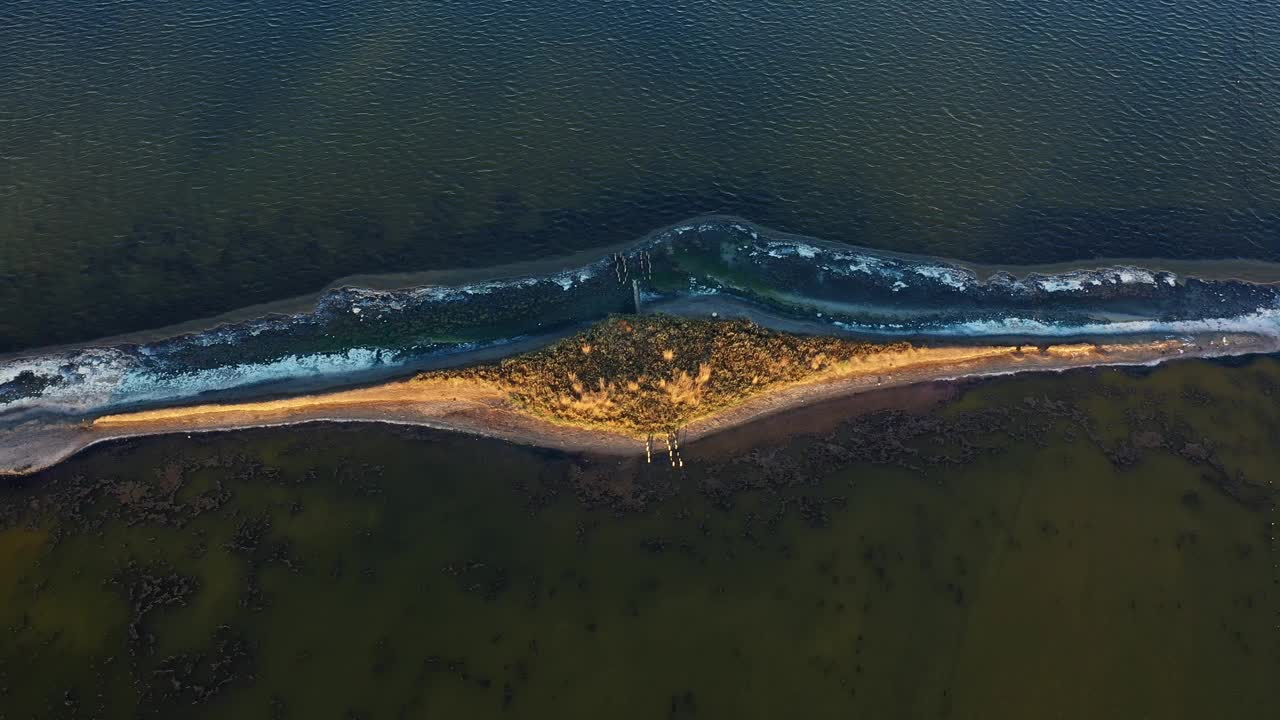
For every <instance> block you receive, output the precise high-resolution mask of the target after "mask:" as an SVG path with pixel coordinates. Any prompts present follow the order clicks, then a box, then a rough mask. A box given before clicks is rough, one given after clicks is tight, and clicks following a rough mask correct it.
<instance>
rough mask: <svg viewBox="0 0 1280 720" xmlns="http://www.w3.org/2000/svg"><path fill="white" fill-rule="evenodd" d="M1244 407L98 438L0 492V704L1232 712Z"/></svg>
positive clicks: (1257, 586)
mask: <svg viewBox="0 0 1280 720" xmlns="http://www.w3.org/2000/svg"><path fill="white" fill-rule="evenodd" d="M1277 398H1280V362H1277V361H1275V360H1272V359H1263V360H1258V361H1255V362H1251V363H1248V364H1246V365H1244V366H1241V367H1224V366H1221V365H1213V364H1206V363H1198V362H1196V363H1183V364H1176V365H1173V366H1171V367H1166V368H1161V369H1159V370H1156V371H1154V372H1152V373H1150V374H1145V375H1138V374H1132V373H1124V372H1119V371H1102V372H1088V373H1078V374H1068V375H1064V376H1054V377H1043V376H1042V377H1026V378H1007V379H1000V380H995V381H991V382H988V383H984V384H981V385H978V386H976V387H973V388H970V389H968V390H967V391H966V392H965V393H964V394H963V395H962V396H961V397H959V398H958V399H955V400H951V401H948V402H947V403H945V404H942V405H939V406H935V407H928V408H924V409H921V410H918V411H913V412H912V413H905V414H901V415H894V416H884V415H869V416H861V417H859V418H852V419H850V420H848V421H847V422H842V423H838V424H832V425H831V426H829V427H826V426H821V425H822V422H819V420H820V419H821V418H819V420H813V418H812V417H810V421H806V423H805V424H804V426H805V427H808V428H809V429H808V430H806V431H805V432H800V433H797V434H795V435H794V436H792V437H789V438H782V437H778V438H776V439H775V440H772V441H770V440H765V441H761V440H760V439H759V435H758V433H759V428H756V429H754V430H752V429H750V428H748V429H746V430H743V431H742V432H743V433H747V432H754V433H757V434H756V435H751V436H750V437H751V439H750V440H748V439H746V436H745V435H744V436H743V440H742V442H736V441H735V440H734V439H733V437H730V438H727V439H723V438H722V439H720V440H717V441H716V442H715V443H705V444H703V446H701V447H700V446H699V444H698V443H694V444H692V445H690V446H689V447H688V448H687V465H686V467H685V468H684V470H683V471H676V472H673V471H671V470H670V468H669V467H664V466H662V465H655V466H653V467H648V468H646V467H643V466H638V465H635V464H632V463H622V464H618V463H617V462H616V461H603V460H590V459H583V458H575V457H569V456H562V455H559V454H553V453H547V452H539V451H534V450H530V449H525V448H520V447H515V446H511V445H506V444H503V443H498V442H492V441H485V440H479V439H472V438H465V437H461V436H454V435H444V434H438V433H434V432H429V431H425V430H414V429H405V428H388V427H374V426H349V427H337V426H308V427H305V428H295V429H285V430H263V431H252V432H244V433H235V434H227V435H214V436H196V437H193V438H187V437H185V436H178V437H172V438H158V439H149V440H146V441H137V442H131V443H127V444H123V445H115V446H110V447H105V448H99V449H95V450H93V451H90V452H88V453H86V454H84V455H82V456H80V457H78V458H76V459H74V460H72V461H70V462H68V463H66V464H64V465H62V466H60V467H58V468H55V469H54V470H52V471H50V472H48V473H46V474H44V475H42V476H38V477H35V478H32V479H30V480H29V481H27V483H26V484H25V486H23V487H18V486H14V487H9V488H7V489H6V490H5V491H4V492H3V494H2V495H0V517H2V518H3V522H4V525H3V527H4V529H3V530H0V627H2V628H3V630H4V632H3V635H0V637H2V638H3V639H2V640H0V688H2V689H0V708H2V709H0V716H3V717H6V718H27V717H93V716H98V717H134V716H144V717H237V718H240V717H243V718H252V717H264V718H268V717H293V718H399V717H406V718H417V717H489V716H511V717H552V716H555V717H591V716H598V717H664V716H665V717H699V716H700V717H828V716H831V717H837V716H838V717H876V718H880V717H954V718H1027V717H1067V718H1085V717H1088V718H1101V717H1114V718H1139V717H1152V718H1178V717H1186V718H1203V717H1216V718H1246V717H1249V718H1257V717H1267V716H1271V715H1272V714H1273V713H1274V709H1275V707H1276V703H1277V701H1278V700H1280V698H1277V692H1276V685H1275V678H1276V677H1277V676H1280V630H1277V623H1278V622H1280V616H1278V615H1277V612H1280V596H1278V594H1277V584H1276V583H1277V581H1278V580H1280V576H1278V575H1277V571H1276V563H1277V558H1278V557H1280V555H1278V554H1277V553H1278V548H1277V545H1276V542H1275V538H1274V524H1273V523H1274V522H1275V520H1276V514H1275V509H1274V497H1275V496H1274V492H1275V487H1274V485H1272V483H1273V478H1274V471H1268V468H1271V469H1274V468H1275V467H1280V448H1277V447H1276V446H1275V443H1274V438H1275V437H1280V410H1277V407H1276V400H1277ZM814 412H815V413H816V412H817V411H814ZM815 423H816V424H815ZM801 425H802V423H801V422H799V421H795V422H786V423H776V424H774V425H771V426H769V427H770V428H771V429H772V430H774V431H776V432H779V433H780V432H781V428H782V427H796V428H799V427H801ZM744 445H745V446H748V447H747V449H743V446H744ZM875 458H879V460H881V461H873V460H874V459H875ZM948 458H949V459H948ZM197 505H202V506H204V507H205V508H206V509H205V510H204V511H203V512H196V511H195V508H196V506H197ZM148 578H151V579H155V578H169V579H168V580H166V581H160V582H159V583H158V585H157V586H158V587H161V588H162V591H161V592H160V593H159V594H158V595H152V596H150V597H160V598H162V599H161V600H160V601H157V603H156V604H157V607H156V608H155V609H152V610H150V611H148V612H145V613H143V614H141V616H140V617H136V616H135V615H136V614H135V613H133V611H131V609H130V604H131V603H130V599H129V598H130V591H131V589H132V591H133V593H134V597H135V598H136V597H142V596H143V595H142V593H143V588H144V587H145V586H146V583H147V582H148ZM183 588H185V590H184V589H183ZM163 598H169V599H172V600H173V601H172V602H165V601H164V600H163ZM135 621H136V625H135V628H136V629H137V631H138V632H137V634H138V639H136V640H131V639H130V638H129V627H130V624H131V622H135ZM175 656H179V657H177V659H175ZM173 677H177V678H181V679H182V682H183V683H188V684H191V685H199V686H201V687H203V688H205V689H204V690H203V691H201V690H193V689H190V687H188V686H187V685H183V684H182V683H179V685H180V686H181V687H182V688H183V689H180V690H178V689H175V688H176V687H178V686H175V685H174V684H173V683H172V682H171V678H173ZM220 683H221V684H220ZM201 693H203V694H204V696H203V697H201V696H200V694H201ZM196 700H198V702H196V703H195V704H193V701H196Z"/></svg>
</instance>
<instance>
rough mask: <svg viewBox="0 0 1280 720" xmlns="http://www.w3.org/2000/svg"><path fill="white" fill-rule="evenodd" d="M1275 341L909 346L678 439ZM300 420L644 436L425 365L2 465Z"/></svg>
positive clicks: (45, 424)
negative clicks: (900, 390) (884, 401)
mask: <svg viewBox="0 0 1280 720" xmlns="http://www.w3.org/2000/svg"><path fill="white" fill-rule="evenodd" d="M1277 350H1280V342H1278V341H1277V340H1276V339H1274V338H1270V337H1265V336H1260V335H1245V334H1236V335H1226V336H1223V335H1215V336H1212V337H1209V336H1202V337H1190V338H1180V339H1166V340H1155V341H1146V342H1116V343H1099V344H1093V343H1072V344H1058V345H1044V346H1039V347H1035V346H1030V345H1027V346H1014V345H992V346H954V347H928V348H910V349H907V350H903V351H892V352H885V353H880V354H877V355H874V356H872V359H870V360H868V361H867V362H861V363H855V364H851V365H848V366H842V367H841V368H839V369H838V370H834V371H826V372H820V373H815V374H814V375H813V376H812V377H807V378H805V379H802V380H800V381H797V382H791V383H787V384H783V385H779V386H774V387H772V388H769V389H767V390H764V391H761V392H760V393H759V394H756V395H753V396H748V397H747V398H745V399H744V400H743V401H742V402H740V403H738V404H736V405H732V406H730V407H728V408H726V409H723V410H721V411H719V412H715V413H712V414H708V415H704V416H700V417H694V418H693V419H692V420H691V422H689V423H688V424H687V425H686V426H685V427H683V428H681V429H680V439H681V441H682V442H684V443H686V444H687V443H688V442H691V441H694V440H697V439H698V438H702V437H706V436H708V435H713V434H716V433H718V432H721V431H723V430H726V429H728V428H731V427H735V426H739V425H744V424H746V423H751V422H754V421H757V420H760V419H762V418H766V417H768V416H770V415H774V414H777V413H779V412H782V411H785V410H788V409H791V408H796V407H800V406H806V405H809V404H812V403H815V402H818V401H822V400H826V399H830V398H835V397H840V396H844V395H851V394H854V393H860V392H865V391H868V390H875V389H880V388H889V387H899V386H905V385H912V384H916V383H922V382H930V381H945V380H957V379H963V378H973V377H985V376H992V375H1003V374H1012V373H1019V372H1032V371H1061V370H1069V369H1072V368H1084V367H1099V366H1115V365H1154V364H1158V363H1161V362H1165V361H1168V360H1175V359H1178V358H1191V357H1218V356H1226V355H1242V354H1252V353H1267V352H1276V351H1277ZM309 422H381V423H394V424H410V425H421V426H426V427H433V428H438V429H445V430H453V431H458V432H464V433H472V434H476V435H484V436H489V437H495V438H501V439H505V440H509V441H511V442H516V443H521V444H526V445H537V446H543V447H549V448H556V449H561V450H566V451H574V452H591V453H599V454H612V455H634V454H643V453H644V450H645V436H643V435H638V434H636V433H634V432H628V431H622V430H619V429H612V428H609V427H592V428H587V427H579V426H574V425H569V424H565V423H563V422H559V421H557V420H556V419H555V418H553V417H538V416H535V415H532V414H530V413H528V412H527V411H525V410H524V409H523V408H522V407H521V406H520V405H519V404H518V403H517V402H516V401H515V400H513V399H512V397H511V394H510V392H509V391H508V390H507V389H505V388H503V387H501V386H499V385H498V384H496V383H493V382H488V381H480V380H474V379H465V378H456V377H452V378H438V377H432V376H431V375H429V374H428V375H425V376H422V377H419V378H416V379H412V380H401V381H396V382H389V383H384V384H382V385H377V386H373V387H368V388H361V389H356V390H346V391H341V392H330V393H323V394H314V395H302V396H298V397H292V398H285V399H278V400H266V401H259V402H242V403H227V404H210V405H194V406H185V407H172V408H160V409H156V410H145V411H140V412H132V413H124V414H118V415H105V416H102V417H97V418H88V419H82V420H78V421H66V420H32V421H29V422H27V423H25V424H22V425H18V426H16V427H11V428H7V429H0V474H10V475H14V474H27V473H31V472H35V471H37V470H40V469H43V468H46V467H49V466H51V465H54V464H56V463H58V462H60V461H62V460H64V459H66V458H67V457H69V456H71V455H73V454H75V453H76V452H78V451H80V450H82V449H84V448H86V447H89V446H90V445H94V444H96V443H100V442H105V441H108V440H114V439H120V438H129V437H139V436H146V435H159V434H168V433H193V432H213V431H226V430H236V429H244V428H251V427H268V426H278V425H292V424H299V423H309Z"/></svg>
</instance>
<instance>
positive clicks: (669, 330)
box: [419, 315, 911, 436]
mask: <svg viewBox="0 0 1280 720" xmlns="http://www.w3.org/2000/svg"><path fill="white" fill-rule="evenodd" d="M910 349H911V345H910V344H908V343H888V344H886V343H865V342H857V341H854V340H849V339H842V338H834V337H819V336H806V335H791V334H785V333H780V332H775V331H772V330H768V329H766V328H763V327H760V326H759V325H757V324H755V323H752V322H750V321H748V320H722V321H715V320H697V319H688V318H679V317H674V316H670V315H641V316H627V317H613V318H610V319H608V320H606V321H604V322H602V323H600V324H599V325H596V326H594V327H592V328H591V329H589V330H586V331H584V332H582V333H580V334H578V335H575V336H573V337H571V338H568V339H566V340H563V341H561V342H559V343H557V344H555V345H553V346H551V347H548V348H546V349H544V350H540V351H536V352H532V353H527V354H524V355H518V356H515V357H512V358H508V359H506V360H503V361H502V362H499V363H496V364H492V365H482V366H477V367H471V368H465V369H461V370H453V371H446V372H445V374H446V375H448V376H449V377H452V378H458V379H465V380H478V381H481V382H485V383H492V384H495V385H498V386H500V387H501V388H502V389H504V390H505V391H506V392H508V393H509V394H510V397H511V399H512V401H513V402H514V403H515V404H516V405H517V406H519V407H520V408H521V409H522V410H524V411H526V412H528V413H530V414H532V415H535V416H537V417H539V418H542V419H545V420H549V421H552V422H557V423H565V424H572V425H577V426H583V427H590V428H597V429H607V430H611V431H614V432H618V431H621V432H626V433H632V434H640V435H649V436H654V435H673V434H674V433H675V432H676V431H677V430H678V429H679V428H680V427H682V426H685V425H687V424H689V422H690V421H692V420H695V419H697V418H700V417H705V416H708V415H711V414H714V413H715V412H717V411H719V410H723V409H725V408H727V407H730V406H733V405H736V404H739V403H741V402H742V401H743V400H744V399H746V398H748V397H751V396H754V395H757V394H760V393H762V392H765V391H767V390H769V389H770V388H773V387H776V386H778V385H781V384H788V383H795V382H799V381H803V380H809V379H819V378H822V377H824V376H827V375H830V374H834V373H840V372H843V371H848V370H852V369H854V368H856V367H858V366H865V365H867V364H869V362H870V358H871V357H872V356H876V355H882V354H885V353H894V354H898V353H902V352H904V351H907V350H910ZM440 375H441V373H440V372H433V373H423V374H422V375H421V376H419V379H420V380H427V379H437V378H439V377H440Z"/></svg>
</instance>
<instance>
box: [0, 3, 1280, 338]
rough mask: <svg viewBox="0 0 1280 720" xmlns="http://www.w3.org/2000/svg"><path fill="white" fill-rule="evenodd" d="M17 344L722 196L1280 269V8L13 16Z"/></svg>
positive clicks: (258, 9)
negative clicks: (1259, 262) (1279, 263)
mask: <svg viewBox="0 0 1280 720" xmlns="http://www.w3.org/2000/svg"><path fill="white" fill-rule="evenodd" d="M0 19H2V22H0V78H4V80H3V81H0V309H2V310H3V313H0V351H7V350H13V349H17V348H22V347H31V346H35V345H43V344H49V343H54V342H63V341H71V340H84V339H88V338H92V337H101V336H106V335H112V334H116V333H119V332H124V331H128V330H137V329H144V328H150V327H157V326H160V325H165V324H169V323H172V322H179V321H184V320H189V319H191V318H195V317H203V316H207V315H209V314H212V313H215V312H220V311H225V310H231V309H234V308H236V307H241V306H243V305H246V304H251V303H257V302H263V301H268V300H272V299H278V298H282V297H291V296H294V295H297V294H301V293H304V292H310V291H314V290H316V289H318V288H320V287H322V286H323V285H324V284H325V283H327V282H328V281H330V280H332V279H334V278H336V277H339V276H343V275H348V274H351V273H353V272H377V271H404V270H412V269H425V268H447V267H457V266H462V265H472V266H487V265H491V264H494V263H497V262H504V261H508V260H518V259H529V258H537V257H546V256H550V255H558V254H563V253H565V252H567V251H569V250H574V249H582V248H586V247H597V246H603V245H609V244H614V243H618V242H622V241H626V240H629V239H632V238H635V237H639V236H640V235H642V234H644V233H645V232H648V231H649V230H651V229H653V228H655V227H659V226H661V225H663V224H665V223H670V222H675V221H677V220H680V219H682V218H685V217H690V216H693V215H697V214H700V213H705V212H729V213H734V214H738V215H742V216H744V217H747V218H750V219H752V220H754V221H758V222H761V223H764V224H767V225H771V226H773V227H777V228H779V229H783V230H788V231H794V232H802V233H806V234H810V235H815V236H818V237H823V238H827V239H831V240H835V241H844V242H853V243H858V244H863V245H869V246H874V247H879V248H886V249H895V250H910V251H921V252H928V253H932V254H936V255H942V256H947V257H956V258H964V259H970V260H982V261H987V262H1002V263H1004V262H1019V263H1034V262H1049V261H1055V260H1063V259H1077V258H1089V257H1097V256H1106V257H1153V256H1167V257H1234V256H1246V257H1260V258H1269V259H1273V260H1274V259H1277V258H1278V257H1280V255H1278V253H1280V245H1278V244H1277V237H1280V234H1278V228H1280V215H1278V214H1277V213H1278V212H1280V174H1277V170H1276V167H1275V164H1274V162H1272V158H1273V157H1274V156H1275V151H1276V149H1277V143H1278V142H1280V112H1277V109H1278V108H1277V102H1278V98H1280V92H1277V90H1278V89H1280V86H1277V83H1280V79H1278V78H1280V67H1278V64H1280V60H1278V58H1280V15H1278V14H1277V12H1276V10H1275V8H1274V7H1272V6H1271V5H1269V4H1267V3H1260V2H1252V3H1227V4H1223V3H1220V2H1210V1H1208V0H1192V1H1190V2H1181V3H1177V4H1176V5H1170V4H1169V3H1166V2H1159V1H1157V0H1136V1H1129V2H1115V1H1107V2H1101V3H1093V4H1090V5H1089V6H1088V7H1077V6H1074V5H1072V6H1067V5H1053V6H1045V5H1044V4H1042V3H1026V2H1019V1H1016V0H1002V1H1000V2H988V1H980V2H955V1H950V2H941V3H927V4H921V3H913V4H905V5H904V4H903V3H900V2H885V1H883V0H859V1H858V2H852V3H850V2H832V1H830V0H812V1H810V2H804V3H800V4H796V3H779V2H759V1H758V0H752V1H750V2H747V1H746V0H712V1H709V2H700V3H694V4H673V3H670V2H643V3H635V2H604V3H601V2H586V1H584V0H568V1H565V0H554V1H548V0H540V1H535V2H513V1H512V0H443V1H439V2H430V3H410V2H403V1H402V0H374V1H373V2H363V3H359V4H357V5H349V4H342V3H334V2H331V1H330V0H289V1H287V2H286V1H285V0H267V1H265V2H259V3H254V4H251V5H246V4H244V3H236V2H227V1H225V0H211V1H210V2H204V3H199V4H196V5H194V6H193V5H184V6H181V7H173V8H158V7H155V4H154V3H149V2H141V1H140V0H126V1H123V2H113V3H88V2H66V3H49V2H44V1H42V0H16V1H15V2H9V3H6V5H5V7H4V8H3V9H0Z"/></svg>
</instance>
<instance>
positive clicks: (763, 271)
mask: <svg viewBox="0 0 1280 720" xmlns="http://www.w3.org/2000/svg"><path fill="white" fill-rule="evenodd" d="M655 265H656V266H657V271H658V272H657V273H656V275H655ZM542 269H544V270H547V272H544V273H543V274H541V275H531V276H523V277H508V278H498V279H487V280H476V281H475V282H470V283H465V284H460V285H452V286H444V285H432V286H426V287H410V288H402V289H397V290H373V289H363V288H341V289H335V290H333V291H330V292H328V293H326V294H324V295H323V296H321V297H320V298H319V299H318V300H317V301H316V303H315V305H314V307H313V308H311V309H310V310H309V311H306V312H299V313H296V314H293V315H277V316H268V317H260V318H256V319H252V320H247V321H244V322H242V323H238V324H232V325H224V326H219V327H216V328H212V329H208V330H206V331H201V332H194V333H189V334H185V335H181V336H177V337H172V338H166V339H160V340H155V341H152V342H147V343H143V344H122V345H116V346H109V347H88V348H80V349H72V350H66V351H62V352H57V353H51V354H39V353H37V354H33V355H28V356H23V357H17V358H11V359H9V360H6V361H3V362H0V425H12V424H14V423H16V422H20V421H24V420H26V419H28V418H30V417H32V416H34V415H39V414H45V415H49V414H60V415H64V416H89V415H96V414H103V413H106V412H110V411H117V410H121V409H125V408H137V407H146V406H164V405H170V404H173V403H176V402H187V401H191V400H193V399H196V398H199V397H201V396H203V395H205V394H207V393H210V392H219V393H226V392H228V391H238V392H242V393H245V394H249V393H252V392H254V390H255V388H256V389H258V390H259V391H262V392H280V391H283V392H297V391H308V392H310V391H315V390H317V389H319V388H325V387H329V388H333V387H340V386H344V385H345V386H351V385H353V384H357V383H363V382H369V381H372V380H378V379H385V378H386V377H389V376H392V375H394V374H395V373H397V372H404V373H407V372H410V371H412V370H414V369H418V368H422V367H429V366H435V365H441V364H447V363H449V362H465V361H467V359H468V358H469V357H470V356H471V354H472V353H473V351H475V350H477V349H482V348H502V347H503V346H505V345H508V344H510V345H511V346H512V347H511V350H512V351H515V350H516V349H517V346H522V344H521V343H519V342H517V341H519V340H521V339H522V338H536V337H554V336H555V335H556V333H557V332H563V331H564V329H565V328H571V327H574V326H575V324H578V325H580V324H582V323H586V322H591V321H594V320H598V319H601V318H602V317H604V316H605V315H606V314H608V313H609V312H617V311H621V310H624V309H625V308H626V307H629V306H631V305H630V301H631V297H632V292H631V290H632V288H631V287H630V285H631V283H630V282H628V279H629V278H632V279H634V280H635V281H636V282H637V285H636V288H637V289H638V288H639V283H640V282H643V283H644V284H645V289H644V290H642V291H641V292H640V294H641V295H643V296H644V297H645V298H646V301H654V302H657V303H659V304H661V303H671V302H674V301H679V300H681V299H696V298H700V297H719V298H724V299H725V300H726V301H735V302H736V301H741V302H745V303H756V304H757V305H761V304H764V305H767V308H768V309H769V310H770V311H771V312H773V313H774V314H776V315H779V316H785V317H787V318H789V320H790V321H792V322H796V323H799V322H801V321H803V322H807V323H809V324H812V325H814V326H816V328H817V330H818V331H819V332H826V333H833V334H839V333H851V334H858V335H870V336H883V337H902V336H910V337H918V338H919V337H923V338H929V337H932V338H939V339H956V338H969V339H974V338H983V337H1010V336H1020V337H1027V338H1028V339H1030V340H1032V341H1035V339H1036V338H1066V337H1089V338H1102V337H1113V336H1119V335H1133V334H1147V335H1160V334H1188V333H1200V332H1223V333H1231V332H1255V333H1260V334H1280V291H1277V289H1276V288H1274V287H1271V286H1265V285H1258V284H1254V283H1243V282H1208V281H1204V280H1201V279H1199V278H1195V277H1179V276H1175V275H1173V274H1172V273H1169V272H1163V271H1152V270H1146V269H1143V268H1138V267H1116V268H1103V269H1095V270H1070V271H1064V272H1061V273H1058V274H1055V275H1039V274H1034V273H1033V274H1028V275H1026V276H1024V277H1022V278H1018V277H1015V276H1013V275H1010V274H1007V273H996V274H993V275H991V276H990V277H987V278H985V279H982V278H980V277H979V275H978V274H976V273H975V272H974V271H972V270H970V269H968V268H966V267H963V266H961V265H958V264H955V263H951V262H949V261H946V260H942V259H938V258H927V257H921V256H908V255H901V254H895V253H886V252H881V251H873V250H868V249H865V248H856V247H851V246H844V245H835V244H832V243H824V242H822V241H818V240H813V239H809V238H799V237H796V236H789V235H785V234H782V233H776V232H773V231H769V230H767V229H764V228H760V227H758V226H754V225H751V224H749V223H746V222H745V221H741V220H737V219H733V218H703V219H699V220H695V221H690V222H686V223H681V224H678V225H675V226H671V227H669V228H664V229H662V230H660V231H658V232H656V233H654V234H652V235H650V236H649V237H647V238H646V239H644V240H643V241H642V242H640V243H638V244H636V245H634V246H631V247H630V248H628V249H627V251H626V252H625V253H615V254H613V255H611V256H606V257H603V258H597V259H596V260H595V261H593V262H588V263H586V264H582V265H579V266H577V267H573V268H567V269H551V268H548V267H547V266H546V265H543V266H542ZM664 274H665V280H664V279H663V278H664ZM472 277H473V279H474V276H472ZM655 278H656V279H655ZM764 305H762V307H763V306H764ZM631 307H633V306H631ZM527 344H528V343H524V344H523V345H527Z"/></svg>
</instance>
